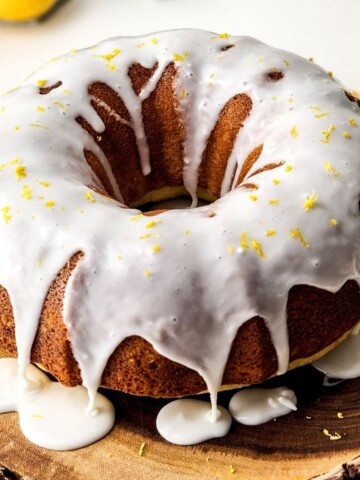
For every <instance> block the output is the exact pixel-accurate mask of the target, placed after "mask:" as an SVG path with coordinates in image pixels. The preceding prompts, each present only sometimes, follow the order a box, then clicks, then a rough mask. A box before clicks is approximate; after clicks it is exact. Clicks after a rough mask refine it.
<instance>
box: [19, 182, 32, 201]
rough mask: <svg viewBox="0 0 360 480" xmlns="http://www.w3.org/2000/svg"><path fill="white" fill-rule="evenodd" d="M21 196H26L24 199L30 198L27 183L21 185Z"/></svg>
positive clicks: (29, 189)
mask: <svg viewBox="0 0 360 480" xmlns="http://www.w3.org/2000/svg"><path fill="white" fill-rule="evenodd" d="M21 197H22V198H26V200H31V188H30V187H29V185H24V186H23V188H22V193H21Z"/></svg>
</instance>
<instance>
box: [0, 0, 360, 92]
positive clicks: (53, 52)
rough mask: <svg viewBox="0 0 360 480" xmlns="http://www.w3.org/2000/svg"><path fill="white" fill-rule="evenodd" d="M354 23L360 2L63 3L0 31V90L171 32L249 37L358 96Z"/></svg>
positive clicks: (359, 36)
mask: <svg viewBox="0 0 360 480" xmlns="http://www.w3.org/2000/svg"><path fill="white" fill-rule="evenodd" d="M359 19H360V0H69V1H68V2H67V3H66V4H65V5H63V7H62V8H61V9H60V10H59V11H58V12H57V13H56V15H54V16H53V17H51V18H50V19H49V20H47V21H46V22H44V23H43V24H39V25H31V26H30V25H27V26H24V25H22V26H19V25H17V26H12V25H1V26H0V92H2V91H4V90H8V89H10V88H12V87H14V86H16V85H17V84H18V83H20V82H21V81H22V80H23V79H24V78H25V77H27V76H28V75H29V74H30V73H31V72H32V71H33V70H35V69H36V68H37V67H38V66H40V65H41V64H42V63H44V62H46V61H47V60H48V59H49V58H51V57H54V56H57V55H60V54H62V53H65V52H67V51H69V50H70V49H77V48H81V47H86V46H88V45H91V44H94V43H97V42H99V41H101V40H103V39H105V38H107V37H110V36H117V35H135V34H143V33H149V32H152V31H158V30H166V29H172V28H203V29H207V30H211V31H215V32H219V33H222V32H228V33H231V34H234V35H251V36H254V37H257V38H259V39H260V40H262V41H264V42H267V43H269V44H271V45H273V46H277V47H280V48H284V49H287V50H291V51H294V52H296V53H298V54H300V55H303V56H305V57H314V58H315V61H316V62H317V63H319V64H321V65H322V66H324V67H325V68H326V69H327V70H332V71H333V72H334V75H335V76H336V77H337V78H338V79H340V80H341V81H342V82H343V83H344V84H345V85H346V86H347V87H349V88H353V89H359V90H360V27H359Z"/></svg>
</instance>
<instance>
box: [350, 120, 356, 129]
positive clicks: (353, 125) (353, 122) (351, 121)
mask: <svg viewBox="0 0 360 480" xmlns="http://www.w3.org/2000/svg"><path fill="white" fill-rule="evenodd" d="M349 125H351V126H352V127H356V125H357V123H356V120H355V119H353V118H349Z"/></svg>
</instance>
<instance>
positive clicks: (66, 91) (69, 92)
mask: <svg viewBox="0 0 360 480" xmlns="http://www.w3.org/2000/svg"><path fill="white" fill-rule="evenodd" d="M63 92H64V93H67V94H68V95H71V94H72V90H69V89H68V88H65V90H63Z"/></svg>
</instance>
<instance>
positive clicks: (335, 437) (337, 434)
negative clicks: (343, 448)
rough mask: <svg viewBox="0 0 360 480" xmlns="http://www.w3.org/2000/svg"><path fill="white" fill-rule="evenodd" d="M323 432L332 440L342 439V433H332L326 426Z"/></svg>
mask: <svg viewBox="0 0 360 480" xmlns="http://www.w3.org/2000/svg"><path fill="white" fill-rule="evenodd" d="M323 434H324V435H326V436H327V437H329V439H330V440H340V438H341V435H340V433H338V432H335V433H334V434H333V435H332V434H331V433H329V430H327V429H326V428H324V430H323Z"/></svg>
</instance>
